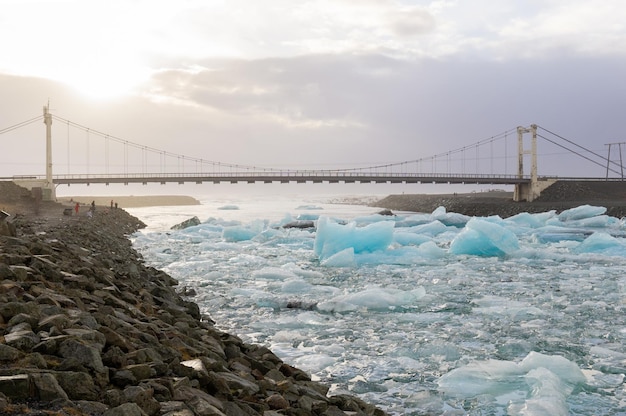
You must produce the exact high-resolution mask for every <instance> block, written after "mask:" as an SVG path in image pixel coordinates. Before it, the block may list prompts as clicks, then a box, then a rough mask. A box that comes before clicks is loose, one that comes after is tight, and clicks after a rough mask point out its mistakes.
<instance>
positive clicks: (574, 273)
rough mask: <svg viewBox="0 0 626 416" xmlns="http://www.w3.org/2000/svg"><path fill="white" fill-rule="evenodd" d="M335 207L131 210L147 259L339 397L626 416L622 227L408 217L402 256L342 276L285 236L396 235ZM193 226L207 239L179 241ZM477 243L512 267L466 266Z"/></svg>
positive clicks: (357, 259)
mask: <svg viewBox="0 0 626 416" xmlns="http://www.w3.org/2000/svg"><path fill="white" fill-rule="evenodd" d="M331 199H336V198H335V197H329V196H323V195H318V196H313V197H311V196H308V197H298V196H293V195H291V196H286V197H282V198H281V197H275V196H273V197H264V196H262V195H256V196H253V197H251V196H241V197H232V196H225V197H216V196H212V197H211V198H210V199H209V198H207V199H206V200H203V205H202V206H195V207H174V208H164V207H154V208H141V209H129V211H130V212H131V214H133V215H136V216H138V217H140V218H141V219H143V220H144V221H145V222H147V223H148V224H149V228H148V229H147V230H145V231H143V232H141V233H139V234H137V235H136V236H135V238H134V245H135V247H136V248H137V249H138V250H139V251H140V252H141V253H142V254H143V256H144V258H145V259H146V261H147V262H148V263H149V264H151V265H153V266H155V267H158V268H160V269H163V270H165V271H166V272H168V273H169V274H171V275H172V276H173V277H175V278H177V279H178V280H179V281H180V284H181V286H187V287H189V288H193V289H195V291H196V292H197V296H195V297H194V298H193V300H194V301H195V302H197V303H198V304H199V306H200V308H201V310H202V312H203V313H205V314H208V315H210V316H211V317H212V318H213V319H214V320H215V321H216V322H217V325H218V327H220V328H221V329H223V330H225V331H228V332H230V333H234V334H237V335H238V336H240V337H241V338H242V339H243V340H244V341H246V342H252V343H259V344H263V345H266V346H268V347H269V348H271V349H272V351H274V352H275V353H276V354H277V355H278V356H280V357H281V358H282V359H283V360H285V361H286V362H288V363H290V364H293V365H295V366H297V367H299V368H301V369H303V370H305V371H308V372H309V373H310V374H311V375H312V377H313V378H314V379H316V380H320V381H322V382H324V383H326V384H328V385H330V386H331V393H332V394H337V393H345V392H347V393H350V394H355V395H358V396H360V397H361V398H363V399H364V400H366V401H368V402H371V403H374V404H376V405H378V406H379V407H381V408H383V409H385V410H386V411H387V412H389V413H390V414H396V415H426V414H428V415H431V414H446V415H458V414H475V415H483V414H485V415H486V414H489V415H507V414H535V415H542V414H572V415H590V414H594V415H617V414H626V391H625V385H624V374H625V373H626V346H625V345H626V343H625V340H626V314H625V313H624V312H625V311H624V305H625V299H626V297H625V292H626V276H624V266H625V265H626V245H625V243H624V241H623V235H624V225H623V223H622V222H621V221H619V220H617V219H610V218H606V217H603V216H596V215H592V218H590V219H589V218H583V219H580V218H578V219H577V218H570V219H568V220H567V221H561V220H559V219H558V218H556V216H555V215H554V214H551V215H544V216H532V217H530V216H528V217H524V216H522V217H518V218H517V221H512V220H511V221H507V222H503V221H500V220H499V219H497V218H495V219H494V218H490V219H488V222H490V223H493V224H496V225H494V226H493V227H491V226H489V225H486V224H485V223H480V222H478V223H477V225H476V224H475V225H474V228H475V230H473V231H472V230H471V228H472V226H471V225H468V224H465V223H463V221H461V223H459V218H461V220H463V218H462V217H459V216H453V215H450V213H447V214H446V213H444V214H442V213H441V212H440V213H439V214H438V215H435V216H433V215H430V216H415V215H412V214H410V213H399V215H398V216H397V217H395V218H394V219H393V221H394V226H395V227H394V228H393V232H394V233H395V235H396V236H397V240H396V241H394V242H393V243H392V244H391V245H390V248H389V249H388V250H386V251H384V252H374V253H368V252H362V253H356V254H354V255H353V256H352V257H350V255H349V253H348V254H345V253H343V252H342V253H343V254H342V255H341V256H339V262H340V263H339V265H340V266H341V265H342V264H341V261H346V262H347V263H346V264H352V266H350V267H328V266H323V265H322V263H323V262H324V261H325V260H324V259H320V258H319V256H317V255H316V254H315V250H314V249H315V247H314V244H315V238H316V234H315V232H313V231H311V230H301V229H288V230H285V229H280V228H278V226H279V224H280V223H281V222H282V223H284V222H288V221H289V220H293V219H295V218H296V217H297V216H298V215H301V216H302V217H304V218H315V217H317V216H320V215H321V216H326V217H331V218H333V219H335V220H333V221H332V223H333V224H334V222H335V221H337V220H341V221H340V222H341V223H344V222H350V221H356V224H357V225H358V226H357V227H356V230H357V231H355V232H359V231H362V230H365V229H366V228H365V227H366V226H367V225H368V224H372V223H377V222H380V221H384V220H389V218H383V217H380V216H374V217H372V216H371V214H372V213H375V212H376V211H377V209H375V208H371V207H366V206H360V205H341V204H328V203H327V202H328V201H329V200H331ZM235 208H238V209H235ZM193 215H197V216H198V217H199V218H200V219H201V220H202V221H203V224H202V225H200V226H197V227H192V228H189V229H186V230H182V231H170V230H168V228H169V227H170V226H171V225H173V224H175V223H178V222H180V221H182V220H184V219H187V218H189V217H190V216H193ZM286 216H287V218H286ZM584 216H585V215H584V214H583V217H584ZM465 220H467V218H466V219H465ZM446 222H447V223H448V224H453V223H454V225H445V223H446ZM498 227H500V228H498ZM225 230H226V232H225ZM493 230H496V231H497V230H507V231H506V232H504V231H502V232H501V233H498V232H496V233H495V234H497V235H490V234H489V232H492V231H493ZM328 232H329V233H330V234H329V235H328V236H327V237H328V239H329V241H330V240H333V239H337V238H339V235H338V234H333V232H334V231H328ZM337 232H340V231H337ZM594 232H596V233H597V234H596V236H598V237H597V238H596V237H594V238H595V240H594V239H589V238H588V236H589V235H591V234H592V233H594ZM383 233H384V232H383V231H370V233H369V234H367V238H368V239H370V240H377V239H379V238H386V237H385V236H383ZM503 235H507V236H509V237H510V235H513V237H510V238H514V239H515V241H514V242H515V244H513V246H515V245H517V246H516V247H513V248H511V244H510V243H511V241H502V240H503V238H504V237H502V236H503ZM343 238H353V239H354V241H358V240H359V239H360V238H365V237H362V236H360V235H359V234H357V235H356V236H355V235H352V236H351V237H343ZM585 239H587V240H586V243H583V241H585ZM424 241H426V242H425V243H424ZM463 244H466V247H465V249H468V247H469V248H471V247H472V245H474V246H485V245H489V244H493V245H495V246H497V247H500V248H502V250H504V253H500V254H499V255H474V254H458V250H460V249H459V247H461V246H462V245H463ZM507 244H508V245H507ZM451 246H454V247H455V249H454V250H457V251H455V253H457V254H452V252H453V250H452V249H451ZM462 248H463V247H462ZM348 251H349V250H348ZM461 251H462V250H461ZM342 256H343V257H342ZM346 256H347V257H346ZM346 258H347V260H345V259H346Z"/></svg>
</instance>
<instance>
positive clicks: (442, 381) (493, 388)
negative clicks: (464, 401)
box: [437, 360, 525, 397]
mask: <svg viewBox="0 0 626 416" xmlns="http://www.w3.org/2000/svg"><path fill="white" fill-rule="evenodd" d="M523 375H524V371H523V370H522V369H521V368H520V367H519V366H518V365H517V364H516V363H514V362H512V361H499V360H488V361H479V362H475V363H470V364H468V365H466V366H464V367H459V368H456V369H454V370H452V371H450V372H449V373H446V374H444V375H443V376H442V377H441V378H439V380H438V381H437V384H438V386H439V391H441V392H443V393H445V394H447V395H450V396H459V397H474V396H478V395H481V394H487V393H489V394H491V395H494V396H498V395H501V394H505V393H508V392H510V391H512V390H521V389H524V387H525V385H524V384H525V383H524V381H523V379H522V377H523Z"/></svg>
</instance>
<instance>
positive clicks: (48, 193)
mask: <svg viewBox="0 0 626 416" xmlns="http://www.w3.org/2000/svg"><path fill="white" fill-rule="evenodd" d="M49 107H50V103H48V105H46V106H44V107H43V122H44V124H45V125H46V182H45V185H44V186H43V195H42V196H43V199H45V200H51V201H53V200H55V199H56V198H55V192H54V183H53V181H52V114H50V111H49V110H50V109H49Z"/></svg>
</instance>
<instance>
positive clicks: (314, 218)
mask: <svg viewBox="0 0 626 416" xmlns="http://www.w3.org/2000/svg"><path fill="white" fill-rule="evenodd" d="M319 217H320V216H319V215H318V214H299V215H298V216H297V217H296V220H298V221H317V219H318V218H319Z"/></svg>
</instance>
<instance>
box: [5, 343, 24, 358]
mask: <svg viewBox="0 0 626 416" xmlns="http://www.w3.org/2000/svg"><path fill="white" fill-rule="evenodd" d="M21 355H22V352H21V351H20V350H18V349H17V348H13V347H11V346H10V345H6V344H0V361H17V359H18V358H19V357H20V356H21Z"/></svg>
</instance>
